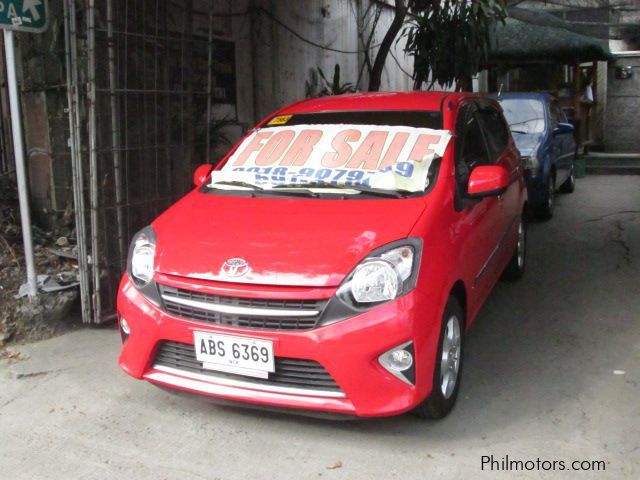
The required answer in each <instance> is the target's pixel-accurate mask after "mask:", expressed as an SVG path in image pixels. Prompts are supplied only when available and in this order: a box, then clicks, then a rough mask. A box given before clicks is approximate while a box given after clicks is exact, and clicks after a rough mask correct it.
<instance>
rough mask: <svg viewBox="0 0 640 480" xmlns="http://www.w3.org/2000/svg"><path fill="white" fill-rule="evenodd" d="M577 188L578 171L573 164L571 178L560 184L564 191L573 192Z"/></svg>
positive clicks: (561, 189)
mask: <svg viewBox="0 0 640 480" xmlns="http://www.w3.org/2000/svg"><path fill="white" fill-rule="evenodd" d="M575 189H576V172H575V168H573V165H572V166H571V174H569V178H567V179H566V180H565V182H564V183H563V184H562V185H560V191H561V192H562V193H573V192H574V190H575Z"/></svg>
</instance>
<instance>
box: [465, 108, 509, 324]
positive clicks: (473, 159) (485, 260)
mask: <svg viewBox="0 0 640 480" xmlns="http://www.w3.org/2000/svg"><path fill="white" fill-rule="evenodd" d="M478 111H479V110H478V106H477V104H476V103H475V102H471V103H467V104H466V105H464V106H463V107H461V109H460V111H459V113H458V119H457V123H456V144H455V179H456V199H455V209H456V211H457V220H456V224H455V225H454V230H455V231H456V235H457V237H458V238H459V239H460V242H461V244H460V256H461V258H460V263H461V264H462V265H463V268H464V276H465V280H466V282H467V284H468V285H469V286H470V287H471V289H472V292H471V293H472V295H470V298H469V310H470V315H471V316H472V317H473V316H475V313H476V312H477V310H478V309H479V308H480V306H481V305H482V303H483V302H484V300H485V298H486V297H487V295H488V294H489V292H490V291H491V288H492V286H493V284H494V282H495V270H494V269H495V267H494V260H495V255H496V253H497V251H498V246H499V244H500V240H501V238H502V235H503V233H502V231H503V229H504V218H503V217H504V211H503V207H502V199H501V198H499V197H498V196H490V197H485V198H482V199H472V198H469V197H468V196H466V193H467V185H468V182H469V175H470V173H471V171H472V170H473V169H474V168H475V167H477V166H480V165H489V164H491V163H492V156H491V155H490V153H489V150H488V148H487V142H486V139H485V135H484V133H483V131H482V128H481V126H480V121H479V116H478Z"/></svg>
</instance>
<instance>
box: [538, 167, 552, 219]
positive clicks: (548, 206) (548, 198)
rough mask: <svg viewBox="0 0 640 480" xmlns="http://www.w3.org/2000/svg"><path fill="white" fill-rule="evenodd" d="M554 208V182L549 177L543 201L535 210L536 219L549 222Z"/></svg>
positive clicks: (550, 176)
mask: <svg viewBox="0 0 640 480" xmlns="http://www.w3.org/2000/svg"><path fill="white" fill-rule="evenodd" d="M555 207H556V181H555V178H553V175H549V180H548V181H547V185H546V191H545V194H544V201H543V202H542V204H541V205H539V206H538V208H537V212H536V213H537V214H538V217H539V218H541V219H542V220H549V219H550V218H551V217H553V211H554V209H555Z"/></svg>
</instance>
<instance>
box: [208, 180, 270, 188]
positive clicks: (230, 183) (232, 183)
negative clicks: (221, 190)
mask: <svg viewBox="0 0 640 480" xmlns="http://www.w3.org/2000/svg"><path fill="white" fill-rule="evenodd" d="M216 185H228V186H230V187H243V188H250V189H251V190H264V188H262V187H259V186H258V185H254V184H253V183H249V182H238V181H235V180H222V181H220V182H216V183H212V184H209V185H208V187H209V188H216Z"/></svg>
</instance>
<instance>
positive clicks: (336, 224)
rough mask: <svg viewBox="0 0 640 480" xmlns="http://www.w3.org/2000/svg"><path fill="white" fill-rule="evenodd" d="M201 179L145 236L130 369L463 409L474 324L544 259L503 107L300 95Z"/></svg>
mask: <svg viewBox="0 0 640 480" xmlns="http://www.w3.org/2000/svg"><path fill="white" fill-rule="evenodd" d="M194 180H195V183H196V188H195V189H194V190H193V191H192V192H191V193H189V194H188V195H186V196H185V197H184V198H183V199H181V200H180V201H179V202H177V203H176V204H175V205H173V206H172V207H171V208H169V209H168V210H167V211H166V212H165V213H163V214H162V215H160V216H159V217H158V218H157V219H156V220H155V221H154V222H153V223H152V224H151V225H150V226H148V227H146V228H144V229H143V230H141V231H140V232H139V233H138V234H136V236H135V237H134V239H133V242H132V245H131V248H130V253H129V259H128V270H127V273H126V274H125V275H124V276H123V278H122V282H121V285H120V289H119V294H118V318H119V325H120V330H121V335H122V339H123V347H122V354H121V355H120V359H119V364H120V367H121V368H122V369H123V370H124V371H125V372H126V373H128V374H129V375H131V376H133V377H135V378H139V379H145V380H148V381H150V382H152V383H154V384H156V385H158V386H162V387H168V388H170V389H177V390H182V391H186V392H192V393H199V394H204V395H208V396H210V397H216V398H218V399H224V400H230V401H237V402H240V403H244V404H245V405H246V404H253V405H254V406H261V407H266V408H275V409H280V408H281V407H286V408H288V409H291V410H292V411H295V410H298V411H301V412H306V413H311V412H309V411H315V413H316V414H317V413H318V412H322V413H324V414H327V413H328V414H338V415H339V414H345V415H350V416H360V417H375V416H386V415H396V414H401V413H403V412H407V411H413V412H415V413H417V414H418V415H419V416H425V417H426V416H429V417H432V418H441V417H443V416H445V415H446V414H447V413H448V412H449V411H450V410H451V408H452V407H453V405H454V403H455V401H456V397H457V395H458V391H459V389H460V376H461V371H462V361H463V357H462V354H463V349H464V333H465V331H466V330H467V329H468V328H469V327H470V326H471V325H472V323H473V321H474V319H475V318H476V316H477V314H478V311H479V310H480V308H481V306H482V304H483V302H484V301H485V300H486V298H487V296H488V295H489V293H490V292H491V290H492V288H493V286H494V285H495V283H496V282H497V281H498V279H499V278H500V277H501V276H502V277H506V278H508V279H517V278H519V277H520V276H522V274H523V271H524V267H525V240H526V234H525V224H524V220H523V211H524V209H525V207H526V201H527V196H526V186H525V182H524V179H523V172H522V167H521V164H520V157H519V154H518V151H517V150H516V148H515V146H514V143H513V140H512V138H511V135H510V133H509V129H508V127H507V124H506V123H505V120H504V118H503V116H502V112H501V109H500V106H499V105H498V103H496V102H495V101H494V100H491V99H488V98H483V97H482V96H479V95H474V94H467V93H444V92H443V93H435V92H413V93H372V94H355V95H345V96H336V97H326V98H316V99H310V100H305V101H301V102H298V103H295V104H292V105H290V106H288V107H285V108H283V109H281V110H280V111H278V112H276V113H275V114H273V115H271V116H269V117H267V118H266V119H265V120H263V121H262V122H261V123H260V124H259V125H258V126H257V127H256V128H255V129H254V130H252V131H251V132H249V134H248V135H247V136H246V137H245V138H244V139H242V140H241V141H240V142H239V143H238V144H237V145H236V146H235V147H234V148H233V149H232V150H231V151H230V152H229V154H227V156H226V157H225V158H224V159H223V160H222V161H221V162H220V164H219V165H218V166H217V167H216V168H215V169H213V167H212V166H211V165H203V166H201V167H199V168H198V169H197V170H196V173H195V176H194Z"/></svg>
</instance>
